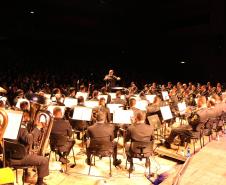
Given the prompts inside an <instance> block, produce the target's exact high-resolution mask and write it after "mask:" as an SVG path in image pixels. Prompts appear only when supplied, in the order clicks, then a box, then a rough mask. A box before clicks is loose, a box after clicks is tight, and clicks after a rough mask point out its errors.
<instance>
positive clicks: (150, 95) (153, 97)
mask: <svg viewBox="0 0 226 185" xmlns="http://www.w3.org/2000/svg"><path fill="white" fill-rule="evenodd" d="M155 97H156V95H155V94H147V95H146V98H147V100H148V101H149V102H150V103H153V102H154V99H155Z"/></svg>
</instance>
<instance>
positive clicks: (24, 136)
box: [13, 124, 49, 178]
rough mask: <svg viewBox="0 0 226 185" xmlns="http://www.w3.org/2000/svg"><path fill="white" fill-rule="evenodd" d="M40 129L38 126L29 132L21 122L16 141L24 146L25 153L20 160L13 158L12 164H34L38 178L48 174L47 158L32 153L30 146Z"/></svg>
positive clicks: (35, 139) (36, 138)
mask: <svg viewBox="0 0 226 185" xmlns="http://www.w3.org/2000/svg"><path fill="white" fill-rule="evenodd" d="M40 134H41V131H40V130H39V129H38V128H36V127H35V128H34V129H33V130H32V131H31V132H30V133H29V132H28V130H27V127H26V125H24V124H21V128H20V130H19V133H18V141H19V143H21V144H23V145H24V146H25V148H26V152H27V153H26V155H25V156H24V158H23V159H21V160H13V165H24V166H36V167H37V172H38V178H43V177H45V176H47V175H49V160H48V158H46V157H43V156H39V155H37V154H33V153H32V150H30V149H31V147H32V145H33V143H35V142H36V141H37V140H38V138H39V136H40Z"/></svg>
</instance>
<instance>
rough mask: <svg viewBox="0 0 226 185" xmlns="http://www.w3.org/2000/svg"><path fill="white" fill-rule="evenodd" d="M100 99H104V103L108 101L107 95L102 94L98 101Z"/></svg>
mask: <svg viewBox="0 0 226 185" xmlns="http://www.w3.org/2000/svg"><path fill="white" fill-rule="evenodd" d="M101 98H104V99H105V102H107V100H108V95H104V94H100V95H98V99H99V100H100V99H101Z"/></svg>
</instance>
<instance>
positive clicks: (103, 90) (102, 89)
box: [100, 87, 111, 103]
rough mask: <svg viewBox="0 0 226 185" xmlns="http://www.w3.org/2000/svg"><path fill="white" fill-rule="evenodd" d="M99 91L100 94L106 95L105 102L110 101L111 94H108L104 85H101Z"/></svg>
mask: <svg viewBox="0 0 226 185" xmlns="http://www.w3.org/2000/svg"><path fill="white" fill-rule="evenodd" d="M100 91H101V92H100V95H107V100H106V102H107V103H110V102H111V96H110V95H109V94H108V92H107V89H106V87H102V88H101V90H100Z"/></svg>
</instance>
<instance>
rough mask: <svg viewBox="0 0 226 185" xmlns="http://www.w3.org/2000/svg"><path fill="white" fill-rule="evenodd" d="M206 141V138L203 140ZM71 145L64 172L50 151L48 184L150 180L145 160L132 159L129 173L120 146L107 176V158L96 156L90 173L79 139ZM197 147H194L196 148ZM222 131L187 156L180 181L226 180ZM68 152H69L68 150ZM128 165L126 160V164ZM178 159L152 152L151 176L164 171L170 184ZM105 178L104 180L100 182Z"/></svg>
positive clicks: (136, 184) (125, 184)
mask: <svg viewBox="0 0 226 185" xmlns="http://www.w3.org/2000/svg"><path fill="white" fill-rule="evenodd" d="M206 141H207V140H206ZM76 142H77V143H76V144H75V146H74V150H75V155H76V163H77V165H76V166H75V167H74V168H70V165H72V164H73V157H72V156H70V157H69V159H70V164H69V166H68V170H67V172H60V169H61V166H60V163H59V162H56V161H55V157H54V154H52V155H51V158H50V175H49V176H47V177H46V178H45V182H46V183H47V184H48V185H72V184H76V185H119V184H121V185H140V184H142V185H150V184H151V182H150V181H149V180H148V179H147V178H146V177H145V174H146V173H147V172H148V169H145V167H144V164H145V161H144V160H143V161H139V160H138V159H137V160H136V159H135V160H134V166H135V171H133V173H132V174H131V177H130V178H129V174H128V171H127V169H125V164H126V159H125V156H124V155H123V154H124V152H123V149H122V148H119V149H118V158H119V159H121V160H122V164H121V165H120V167H119V168H115V167H114V166H113V165H112V177H110V176H109V158H102V159H101V160H100V159H99V158H96V166H92V167H91V173H90V175H88V171H89V166H88V165H87V164H86V163H85V159H86V155H85V154H84V153H83V152H80V151H81V146H80V142H81V141H76ZM119 143H120V142H119ZM197 149H198V148H197ZM225 153H226V135H225V134H224V135H223V136H222V137H220V139H219V141H217V140H212V141H211V142H210V143H207V144H206V145H205V147H204V148H202V149H201V150H199V151H198V152H197V153H196V154H195V155H192V156H191V160H190V162H189V163H188V166H187V168H186V169H185V172H184V174H183V176H182V178H181V182H180V183H179V184H180V185H190V184H192V185H203V184H205V185H210V184H211V185H212V184H218V185H224V184H225V182H226V170H225V166H226V155H225ZM71 154H72V152H71ZM128 166H129V164H128ZM181 167H182V163H178V161H176V160H173V158H169V157H167V158H165V157H160V156H157V155H155V156H152V158H151V171H152V173H154V174H155V177H153V178H152V179H153V180H154V179H155V178H156V176H157V175H158V174H162V173H163V172H167V173H168V174H169V176H168V178H167V179H165V180H164V182H162V183H161V184H162V185H172V182H173V180H174V179H175V177H176V174H177V173H178V171H179V170H180V169H181ZM21 173H22V172H21V171H20V172H19V175H18V177H19V184H22V182H21V179H22V178H21ZM104 181H106V183H104Z"/></svg>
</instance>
